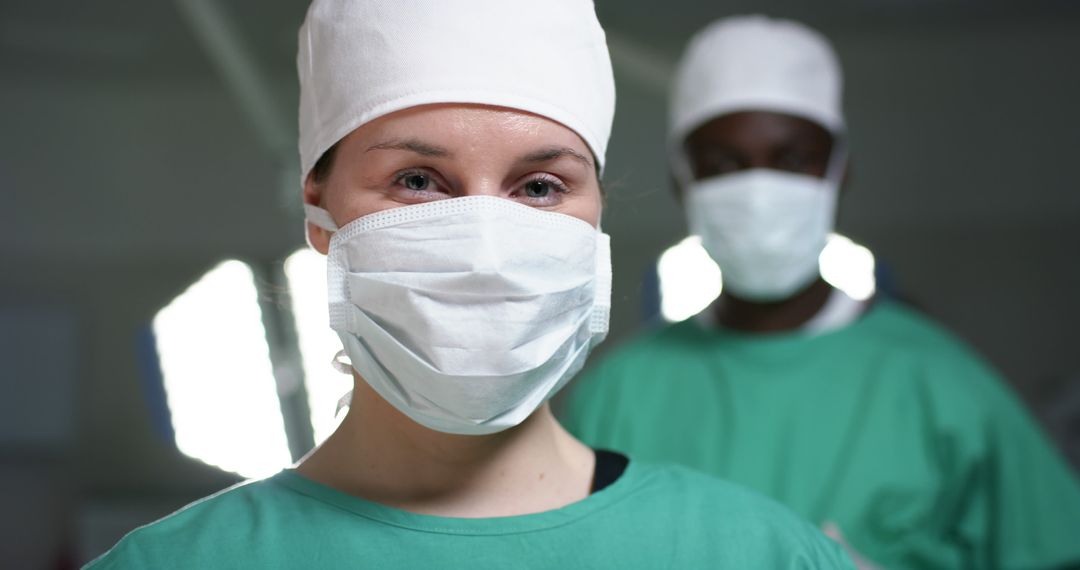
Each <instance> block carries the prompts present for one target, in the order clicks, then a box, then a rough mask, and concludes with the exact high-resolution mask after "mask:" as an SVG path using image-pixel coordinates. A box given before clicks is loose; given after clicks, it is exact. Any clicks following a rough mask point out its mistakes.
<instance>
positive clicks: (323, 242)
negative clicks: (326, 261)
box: [304, 172, 331, 255]
mask: <svg viewBox="0 0 1080 570" xmlns="http://www.w3.org/2000/svg"><path fill="white" fill-rule="evenodd" d="M322 191H323V184H322V183H319V182H315V176H314V172H308V175H307V177H306V178H304V203H305V204H310V205H312V206H319V207H322ZM304 225H305V226H306V227H307V232H306V234H307V236H306V237H307V242H308V245H310V246H311V247H312V249H314V250H315V251H317V252H319V253H321V254H323V255H326V253H327V252H328V251H330V235H331V234H330V232H329V231H327V230H325V229H323V228H320V227H319V226H316V225H315V224H313V223H311V222H306V223H305V224H304Z"/></svg>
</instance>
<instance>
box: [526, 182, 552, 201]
mask: <svg viewBox="0 0 1080 570" xmlns="http://www.w3.org/2000/svg"><path fill="white" fill-rule="evenodd" d="M552 190H553V189H552V187H551V183H550V182H547V181H544V180H532V181H530V182H527V183H525V195H526V196H528V197H529V198H547V196H548V194H550V193H551V191H552Z"/></svg>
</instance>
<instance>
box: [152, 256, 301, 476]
mask: <svg viewBox="0 0 1080 570" xmlns="http://www.w3.org/2000/svg"><path fill="white" fill-rule="evenodd" d="M153 328H154V335H155V338H156V342H157V351H158V355H159V357H160V360H161V372H162V376H163V380H164V384H165V392H166V396H167V399H168V403H169V409H170V411H171V415H172V422H173V429H174V431H175V432H176V446H177V447H178V448H179V449H180V451H181V452H183V453H184V454H186V455H188V456H190V457H194V458H196V459H199V460H202V461H204V462H206V463H208V464H210V465H215V466H217V467H220V468H222V469H224V470H227V471H232V472H234V473H238V474H240V475H241V476H244V477H265V476H267V475H271V474H273V473H275V472H276V471H278V470H280V469H281V468H283V467H285V466H286V465H288V464H289V463H290V457H289V449H288V444H287V441H286V436H285V425H284V422H283V420H282V416H281V404H280V401H279V400H278V395H277V384H276V383H275V381H274V373H273V370H272V365H271V363H270V351H269V347H268V346H267V342H266V331H265V329H264V328H263V324H262V313H261V311H260V309H259V303H258V293H257V292H256V289H255V281H254V275H253V274H252V272H251V268H250V267H248V266H247V265H246V264H245V263H242V262H240V261H236V260H228V261H225V262H223V263H221V264H220V265H218V266H217V267H215V268H213V269H212V270H210V271H209V272H207V273H206V274H205V275H203V276H202V278H201V279H199V281H197V282H196V283H195V284H193V285H192V286H191V287H189V288H188V289H187V290H186V291H184V292H183V293H181V294H180V295H179V296H178V297H176V298H175V299H173V301H172V302H171V303H169V304H168V305H167V306H166V307H165V308H163V309H161V311H159V312H158V314H157V315H156V316H155V317H154V323H153Z"/></svg>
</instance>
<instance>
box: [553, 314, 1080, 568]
mask: <svg viewBox="0 0 1080 570" xmlns="http://www.w3.org/2000/svg"><path fill="white" fill-rule="evenodd" d="M575 382H576V388H574V387H572V390H573V392H572V393H571V394H570V397H569V400H568V402H567V403H566V406H565V410H564V416H565V420H566V424H567V427H568V428H569V429H570V430H571V431H572V432H573V433H574V434H575V435H577V436H578V437H580V438H581V439H582V440H583V441H584V442H585V443H587V444H589V445H593V446H597V447H607V448H611V449H615V450H619V451H623V452H626V453H629V454H632V455H633V456H634V457H635V458H638V459H641V460H644V461H674V462H678V463H682V464H684V465H688V466H690V467H694V468H697V469H700V470H702V471H705V472H707V473H711V474H714V475H717V476H720V477H724V478H726V479H729V480H732V481H735V482H737V483H741V484H743V485H746V486H749V487H751V488H753V489H756V490H758V491H761V492H763V493H765V494H767V495H770V496H772V497H773V498H776V499H778V500H780V501H781V502H783V503H785V504H787V505H788V506H790V507H791V508H792V509H794V510H795V511H796V512H798V513H799V514H802V515H803V516H805V517H807V518H808V519H809V520H810V521H811V522H813V523H815V524H818V525H819V526H821V527H822V528H826V527H835V528H838V529H839V532H840V533H841V534H842V536H843V537H844V539H845V542H846V543H848V544H849V545H851V546H852V547H853V548H854V549H855V551H857V553H858V554H861V555H862V556H863V557H865V558H866V559H869V560H871V561H873V562H876V563H877V564H879V565H882V566H885V567H888V568H943V569H952V568H1005V569H1010V568H1024V569H1033V568H1057V567H1059V566H1061V565H1063V564H1068V563H1072V564H1077V563H1080V485H1078V482H1077V478H1076V476H1075V475H1074V473H1072V472H1071V470H1070V469H1069V467H1068V466H1066V465H1065V464H1064V462H1063V461H1062V459H1061V458H1060V456H1059V455H1058V454H1057V453H1056V451H1055V450H1054V449H1052V448H1051V446H1050V445H1049V444H1048V442H1047V440H1046V438H1045V437H1044V436H1043V434H1042V433H1041V432H1040V431H1039V429H1038V428H1037V427H1036V426H1035V424H1034V422H1033V421H1032V419H1031V418H1030V417H1029V416H1028V415H1027V414H1026V413H1025V411H1024V409H1023V408H1022V406H1021V405H1020V404H1019V403H1018V402H1017V401H1016V399H1015V398H1014V397H1013V395H1012V394H1011V393H1010V392H1009V391H1008V390H1007V389H1006V388H1005V386H1004V385H1003V382H1002V381H1001V379H1000V378H998V376H997V375H996V374H995V373H994V372H993V371H992V370H990V369H989V368H988V367H987V366H986V365H985V364H984V363H983V362H981V361H980V360H979V358H978V357H976V356H975V355H974V354H973V353H972V352H971V351H970V350H969V349H968V348H966V347H965V346H964V345H962V344H961V343H960V342H958V341H957V340H956V339H955V338H953V337H952V336H950V335H949V334H948V333H946V332H945V331H943V330H942V329H941V328H939V327H938V326H936V325H934V324H933V323H931V322H929V321H928V320H927V319H925V318H923V317H921V316H919V315H917V314H915V313H913V312H912V311H910V310H908V309H906V308H904V307H902V306H900V305H897V304H895V303H892V302H888V301H879V302H877V303H876V304H874V305H873V306H872V307H871V308H870V309H869V310H868V312H867V313H865V314H864V315H863V316H862V317H861V318H860V319H859V320H857V321H855V322H854V323H852V324H850V325H848V326H846V327H844V328H841V329H838V330H835V331H832V332H829V333H823V334H819V335H817V336H812V335H807V334H800V333H782V334H769V335H747V334H739V333H736V332H732V331H730V330H721V329H717V328H712V327H710V328H705V327H704V326H703V325H701V324H700V323H699V322H698V321H696V320H694V319H691V320H687V321H684V322H681V323H677V324H674V325H671V326H668V327H667V328H664V329H662V330H659V331H656V332H653V333H651V334H646V335H645V336H643V337H641V338H639V339H637V340H636V341H634V342H631V343H629V344H628V345H626V346H623V347H621V348H620V349H618V350H616V352H615V353H614V354H613V355H611V356H610V357H609V358H606V359H604V360H601V361H600V362H599V364H598V365H596V366H594V367H593V368H591V369H590V370H589V371H588V372H587V373H586V374H585V375H584V376H583V377H582V378H580V379H579V380H576V381H575Z"/></svg>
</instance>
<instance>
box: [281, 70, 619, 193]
mask: <svg viewBox="0 0 1080 570" xmlns="http://www.w3.org/2000/svg"><path fill="white" fill-rule="evenodd" d="M434 104H451V105H453V104H460V105H491V106H496V107H505V108H508V109H514V110H518V111H524V112H527V113H534V114H536V115H540V116H542V117H544V118H547V119H551V120H552V121H555V122H557V123H559V124H561V125H563V126H564V127H566V128H568V129H570V130H571V131H574V132H575V133H576V134H577V135H578V136H579V137H581V139H582V140H583V141H584V142H585V144H586V145H587V146H588V147H589V150H590V151H591V152H592V154H593V158H594V160H596V161H597V164H598V166H599V170H600V172H601V173H602V172H603V168H604V152H605V150H606V149H605V148H604V147H603V146H601V144H600V141H602V140H603V138H602V137H600V136H598V135H597V134H596V133H590V132H584V129H580V128H574V127H571V126H570V125H585V124H587V122H586V121H584V120H582V119H581V118H580V117H576V116H574V114H573V113H571V112H568V111H566V110H565V109H562V108H560V107H558V106H556V105H552V104H550V103H545V102H544V101H541V100H537V99H532V98H529V97H522V96H520V95H516V94H510V93H504V92H499V91H494V90H432V91H423V92H418V93H413V94H407V95H398V96H395V97H393V98H392V99H389V100H387V101H383V102H380V103H376V104H374V105H371V106H369V107H367V108H365V109H361V110H359V112H355V113H354V114H353V115H352V116H351V117H326V118H324V119H323V121H322V123H323V125H324V128H320V129H319V132H320V133H323V135H322V136H321V137H320V138H319V139H316V140H313V141H311V143H310V144H309V145H307V148H305V149H303V150H302V152H301V156H300V162H301V183H303V181H304V180H305V179H306V178H307V175H308V173H309V172H310V171H311V169H312V168H314V166H315V162H317V161H318V160H319V157H321V156H322V154H323V153H325V152H326V151H327V150H328V149H329V148H330V147H331V146H333V145H335V144H337V142H338V141H340V140H341V139H343V138H345V137H346V136H347V135H348V134H349V133H351V132H353V131H354V130H356V129H358V128H360V127H361V126H363V125H365V124H367V123H370V122H371V121H374V120H375V119H378V118H380V117H384V116H386V115H389V114H391V113H395V112H397V111H402V110H405V109H410V108H413V107H419V106H423V105H434ZM348 110H350V111H351V109H348ZM326 125H337V127H336V128H334V129H326V128H325V126H326Z"/></svg>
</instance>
